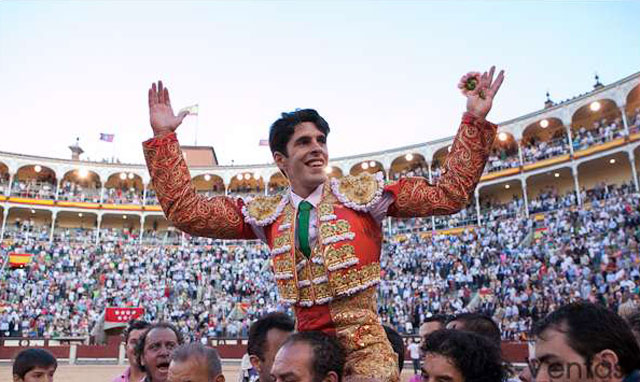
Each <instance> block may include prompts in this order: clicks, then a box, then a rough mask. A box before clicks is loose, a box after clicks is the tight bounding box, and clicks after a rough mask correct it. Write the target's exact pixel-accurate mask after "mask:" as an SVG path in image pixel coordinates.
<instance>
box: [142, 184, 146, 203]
mask: <svg viewBox="0 0 640 382" xmlns="http://www.w3.org/2000/svg"><path fill="white" fill-rule="evenodd" d="M142 205H143V206H146V205H147V184H146V183H142Z"/></svg>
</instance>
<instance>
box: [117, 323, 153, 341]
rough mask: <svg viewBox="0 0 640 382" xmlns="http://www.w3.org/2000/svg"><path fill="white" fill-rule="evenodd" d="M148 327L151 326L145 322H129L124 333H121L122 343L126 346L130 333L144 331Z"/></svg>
mask: <svg viewBox="0 0 640 382" xmlns="http://www.w3.org/2000/svg"><path fill="white" fill-rule="evenodd" d="M149 326H151V324H150V323H148V322H147V321H143V320H131V321H129V325H128V326H127V328H126V329H125V330H124V333H122V334H123V336H124V343H125V344H126V343H127V342H129V335H130V334H131V332H133V331H134V330H144V329H146V328H148V327H149Z"/></svg>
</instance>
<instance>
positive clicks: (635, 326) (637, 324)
mask: <svg viewBox="0 0 640 382" xmlns="http://www.w3.org/2000/svg"><path fill="white" fill-rule="evenodd" d="M627 322H628V323H629V327H630V328H631V331H632V332H633V335H634V336H636V340H637V342H638V344H640V310H636V311H635V313H633V314H631V315H629V317H627Z"/></svg>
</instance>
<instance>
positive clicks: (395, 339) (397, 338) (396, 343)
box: [382, 325, 405, 373]
mask: <svg viewBox="0 0 640 382" xmlns="http://www.w3.org/2000/svg"><path fill="white" fill-rule="evenodd" d="M382 327H383V328H384V332H385V333H387V339H388V340H389V342H391V347H392V348H393V351H394V352H395V353H396V354H397V355H398V368H399V369H400V372H401V373H402V368H403V367H404V350H405V349H404V341H403V340H402V336H401V335H400V334H399V333H398V332H397V331H396V330H395V329H394V328H392V327H390V326H387V325H382Z"/></svg>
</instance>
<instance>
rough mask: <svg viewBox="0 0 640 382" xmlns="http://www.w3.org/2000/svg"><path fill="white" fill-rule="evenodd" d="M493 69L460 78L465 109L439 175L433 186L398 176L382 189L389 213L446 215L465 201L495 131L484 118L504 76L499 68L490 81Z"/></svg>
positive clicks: (423, 180) (470, 192)
mask: <svg viewBox="0 0 640 382" xmlns="http://www.w3.org/2000/svg"><path fill="white" fill-rule="evenodd" d="M494 70H495V68H494V67H492V68H491V69H490V70H489V72H488V73H487V72H485V73H484V74H482V75H480V74H479V73H470V74H468V75H467V76H465V77H463V79H462V81H461V84H460V87H461V89H463V93H464V94H465V95H466V96H467V112H466V113H465V114H464V115H463V117H462V122H461V124H460V128H459V129H458V133H457V134H456V137H455V139H454V140H453V145H452V146H451V152H450V153H449V154H448V155H447V158H446V160H445V163H444V169H443V172H442V176H441V177H440V179H439V180H438V181H437V182H436V184H434V185H432V184H430V183H429V181H428V180H427V179H425V178H422V177H411V178H410V177H406V178H401V179H400V180H399V181H398V182H395V183H392V184H390V185H387V186H386V187H385V191H387V192H389V193H391V194H392V195H393V198H394V202H393V203H392V204H391V206H389V209H388V211H387V214H388V215H389V216H395V217H418V216H430V215H449V214H453V213H456V212H457V211H459V210H461V209H462V208H464V207H465V206H467V205H468V204H469V201H470V200H471V198H472V197H473V192H474V190H475V188H476V185H477V184H478V182H479V181H480V177H481V176H482V171H483V170H484V166H485V164H486V162H487V157H488V156H489V152H490V150H491V145H492V144H493V140H494V138H495V135H496V130H497V126H496V125H494V124H492V123H490V122H487V121H486V120H485V117H486V116H487V114H488V113H489V111H490V110H491V106H492V102H493V98H494V97H495V95H496V93H497V92H498V89H500V85H501V84H502V81H503V79H504V71H501V72H500V73H499V74H498V76H497V78H496V79H495V81H494V80H493V74H494Z"/></svg>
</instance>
